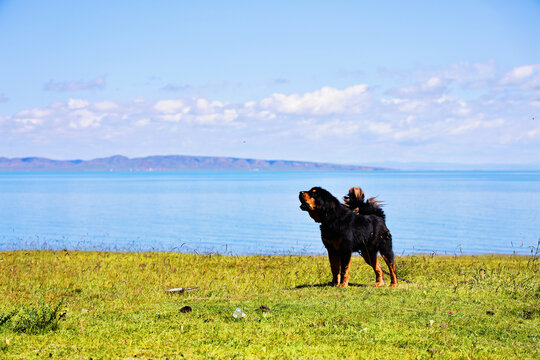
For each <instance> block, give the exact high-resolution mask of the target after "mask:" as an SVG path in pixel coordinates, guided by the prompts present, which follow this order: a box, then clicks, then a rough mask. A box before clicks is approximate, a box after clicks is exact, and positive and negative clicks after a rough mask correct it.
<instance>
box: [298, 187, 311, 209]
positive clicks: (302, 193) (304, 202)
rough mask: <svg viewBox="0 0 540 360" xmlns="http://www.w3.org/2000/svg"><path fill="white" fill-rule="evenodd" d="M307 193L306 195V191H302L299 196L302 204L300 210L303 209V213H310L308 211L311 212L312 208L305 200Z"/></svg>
mask: <svg viewBox="0 0 540 360" xmlns="http://www.w3.org/2000/svg"><path fill="white" fill-rule="evenodd" d="M305 193H306V192H305V191H300V193H299V194H298V198H299V199H300V202H301V203H302V204H301V205H300V209H302V210H303V211H308V210H311V208H310V207H309V205H308V204H306V201H305V199H304V194H305Z"/></svg>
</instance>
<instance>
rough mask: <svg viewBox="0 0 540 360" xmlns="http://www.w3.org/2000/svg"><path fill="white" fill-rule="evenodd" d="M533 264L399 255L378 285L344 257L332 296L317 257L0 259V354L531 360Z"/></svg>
mask: <svg viewBox="0 0 540 360" xmlns="http://www.w3.org/2000/svg"><path fill="white" fill-rule="evenodd" d="M539 263H540V261H538V257H537V256H529V257H523V256H405V257H398V258H397V268H398V275H399V276H400V277H404V278H407V279H409V280H410V282H408V283H405V282H401V283H400V286H399V288H397V289H391V288H389V287H383V288H374V287H372V286H371V284H372V283H373V281H374V275H373V273H372V270H371V268H370V267H368V266H367V265H366V264H365V263H364V262H363V260H362V259H361V258H359V257H355V258H354V259H353V263H352V265H351V266H352V270H351V283H352V286H350V287H348V288H334V287H329V286H324V285H325V284H326V283H327V282H328V281H329V280H330V267H329V264H328V261H327V259H326V257H324V256H315V257H311V256H248V257H234V256H219V255H187V254H178V253H107V252H67V251H56V252H53V251H16V252H2V253H0V279H1V280H0V358H7V359H12V358H13V359H26V358H31V359H38V358H54V359H64V358H67V359H90V358H92V359H101V358H103V359H109V358H137V359H141V358H142V359H146V358H153V359H162V358H169V359H177V358H188V359H193V358H195V359H196V358H222V359H229V358H239V359H242V358H243V359H258V358H277V359H286V358H292V359H325V358H326V359H341V358H350V359H361V358H365V359H375V358H378V359H424V358H426V359H427V358H440V359H446V358H455V359H510V358H514V359H526V358H528V359H538V358H540V351H539V341H540V332H539V328H540V321H539V319H540V301H539V300H540V277H539V273H538V270H539ZM386 278H388V277H386ZM387 280H388V279H387ZM187 286H196V287H198V289H196V290H194V291H190V292H186V293H181V294H172V295H171V294H167V293H165V291H164V290H166V289H169V288H175V287H187ZM261 305H264V306H266V307H268V308H269V309H270V310H269V311H268V310H267V311H263V310H261V308H260V307H261ZM185 306H189V307H191V309H192V311H190V312H181V311H180V309H181V308H183V307H185ZM237 307H239V308H241V309H242V310H243V312H244V313H245V314H246V316H245V317H244V318H239V319H235V318H234V317H233V316H232V315H233V312H234V310H235V309H236V308H237Z"/></svg>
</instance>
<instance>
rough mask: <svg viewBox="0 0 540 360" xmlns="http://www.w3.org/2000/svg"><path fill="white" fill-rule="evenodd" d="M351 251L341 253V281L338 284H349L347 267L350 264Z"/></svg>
mask: <svg viewBox="0 0 540 360" xmlns="http://www.w3.org/2000/svg"><path fill="white" fill-rule="evenodd" d="M351 257H352V252H351V251H345V252H342V253H341V282H340V283H339V285H338V286H340V287H346V286H349V269H350V265H351Z"/></svg>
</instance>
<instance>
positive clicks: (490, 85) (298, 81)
mask: <svg viewBox="0 0 540 360" xmlns="http://www.w3.org/2000/svg"><path fill="white" fill-rule="evenodd" d="M538 19H540V1H519V0H516V1H512V2H509V1H481V0H480V1H451V2H450V1H448V2H439V1H436V2H434V1H407V2H405V1H384V2H372V1H370V2H367V1H365V2H364V1H355V2H351V1H332V2H329V1H324V2H323V1H314V0H311V1H294V2H291V1H280V0H275V1H268V2H257V1H245V2H244V1H230V2H223V1H197V2H194V1H137V0H132V1H100V0H96V1H46V2H45V1H25V0H23V1H14V0H0V157H27V156H41V157H49V158H54V159H93V158H97V157H106V156H111V155H115V154H122V155H125V156H129V157H141V156H148V155H169V154H185V155H208V156H233V157H247V158H259V159H285V160H304V161H320V162H332V163H342V164H358V165H369V164H390V163H433V164H440V163H459V164H469V165H473V166H475V165H478V164H495V165H499V166H501V167H504V166H507V165H526V166H532V167H536V168H538V169H540V46H539V41H538V39H540V22H539V21H538Z"/></svg>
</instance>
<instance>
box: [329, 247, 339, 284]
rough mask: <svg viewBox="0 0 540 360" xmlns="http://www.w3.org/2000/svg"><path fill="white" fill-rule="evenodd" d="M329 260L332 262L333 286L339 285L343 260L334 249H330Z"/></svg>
mask: <svg viewBox="0 0 540 360" xmlns="http://www.w3.org/2000/svg"><path fill="white" fill-rule="evenodd" d="M328 259H329V260H330V269H331V270H332V285H334V286H338V285H339V280H340V279H339V271H340V269H341V258H340V257H339V253H338V252H337V251H335V250H334V249H328Z"/></svg>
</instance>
